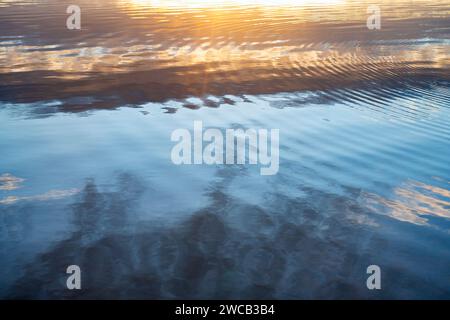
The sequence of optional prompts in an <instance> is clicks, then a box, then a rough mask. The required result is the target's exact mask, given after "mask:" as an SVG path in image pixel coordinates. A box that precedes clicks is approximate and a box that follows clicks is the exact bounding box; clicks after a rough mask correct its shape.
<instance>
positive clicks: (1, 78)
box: [0, 0, 450, 299]
mask: <svg viewBox="0 0 450 320" xmlns="http://www.w3.org/2000/svg"><path fill="white" fill-rule="evenodd" d="M70 4H73V3H72V2H70V1H56V0H47V1H44V0H35V1H14V0H13V1H2V2H1V3H0V29H1V30H2V32H1V34H0V102H1V104H0V150H1V156H0V230H1V232H0V262H1V267H0V268H1V272H0V296H1V297H3V298H34V299H36V298H56V299H60V298H73V299H77V298H125V299H126V298H169V299H171V298H237V299H241V298H287V299H299V298H304V299H312V298H326V299H343V298H374V299H380V298H394V299H405V298H438V299H448V298H450V233H449V232H450V167H449V160H450V127H449V121H450V95H449V92H450V90H449V82H450V79H449V74H450V73H449V66H450V63H449V62H450V55H449V47H450V15H449V11H450V1H448V0H437V1H421V0H418V1H413V0H408V1H406V0H390V1H384V0H380V1H378V2H377V4H378V5H379V6H380V8H381V14H382V15H381V17H382V20H381V21H382V22H381V23H382V24H381V29H380V30H369V29H368V28H367V26H366V19H367V17H368V16H369V15H370V14H368V13H367V7H368V6H369V5H371V4H374V3H373V2H371V1H364V0H362V1H356V0H355V1H350V0H348V1H345V0H332V1H326V0H320V1H318V0H302V1H289V0H282V1H265V0H257V1H233V0H228V1H227V0H210V1H201V0H194V1H177V0H169V1H163V0H160V1H146V0H134V1H133V0H117V1H84V0H78V1H77V4H78V5H79V6H80V7H81V17H82V28H81V30H67V29H66V18H67V16H68V15H67V14H66V8H67V6H68V5H70ZM196 120H202V121H203V123H204V126H205V127H216V128H221V129H226V128H236V127H240V128H267V129H270V128H279V129H280V170H279V172H278V174H277V175H274V176H261V175H260V174H259V168H257V167H255V166H248V165H246V166H239V165H235V166H233V165H222V166H176V165H174V164H173V163H172V162H171V159H170V152H171V148H172V146H173V145H174V143H173V142H171V141H170V135H171V133H172V131H173V130H175V129H177V128H187V129H192V126H193V122H194V121H196ZM72 264H77V265H79V266H80V267H81V269H82V272H83V278H82V285H83V290H81V291H69V290H67V289H66V287H65V281H66V274H65V270H66V268H67V266H68V265H72ZM371 264H376V265H379V266H380V267H381V270H382V290H375V291H370V290H368V289H367V287H366V278H367V276H368V275H367V274H366V268H367V266H369V265H371Z"/></svg>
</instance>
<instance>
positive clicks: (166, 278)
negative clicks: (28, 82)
mask: <svg viewBox="0 0 450 320" xmlns="http://www.w3.org/2000/svg"><path fill="white" fill-rule="evenodd" d="M235 174H236V171H234V169H233V168H226V169H224V170H220V171H218V176H217V178H218V180H217V183H214V184H213V185H212V186H211V188H210V189H209V190H208V191H207V192H208V196H209V198H210V200H211V204H210V205H209V206H207V207H205V208H204V209H201V210H198V211H196V212H192V213H186V215H185V217H184V218H182V219H181V220H180V221H178V222H175V223H166V224H164V225H161V223H151V222H147V223H139V222H137V221H138V220H136V219H135V214H136V213H137V211H138V210H139V209H138V206H137V203H138V201H139V200H142V199H141V198H142V195H143V191H144V190H145V185H144V184H143V183H142V181H140V179H139V178H138V177H136V176H134V175H132V174H128V173H123V174H121V175H119V176H118V178H117V182H116V184H117V192H102V191H101V190H99V188H98V187H97V186H96V184H95V182H94V181H92V180H89V181H87V183H86V185H85V187H84V190H83V191H82V193H81V195H80V196H79V199H78V200H77V202H76V203H74V204H73V205H71V206H70V210H71V211H72V223H73V232H72V233H71V235H70V237H69V238H67V239H66V240H63V241H61V242H59V243H57V244H56V245H55V246H54V247H52V248H51V249H50V250H48V251H47V252H45V253H43V254H40V255H39V256H38V257H37V258H36V259H35V260H34V261H32V262H31V263H29V264H28V265H27V266H26V268H25V269H26V272H25V274H24V275H23V276H22V277H21V278H20V279H19V280H18V281H17V282H16V283H15V285H14V286H13V288H12V289H11V290H10V292H9V295H8V297H9V298H56V299H60V298H61V299H63V298H71V299H79V298H101V299H107V298H111V299H118V298H168V299H172V298H186V299H195V298H241V299H242V298H258V299H259V298H288V299H289V298H291V299H292V298H306V299H309V298H385V297H391V298H392V297H394V298H395V297H397V298H398V297H400V298H402V297H416V295H424V296H427V297H435V298H442V297H445V296H447V297H448V295H449V294H450V292H449V291H448V290H445V289H443V288H439V287H440V286H438V285H436V284H435V283H432V281H431V280H429V279H424V278H420V277H418V276H417V274H414V273H415V270H416V268H418V269H420V268H422V267H423V266H421V265H414V264H410V265H409V267H407V268H406V269H402V270H400V269H399V268H398V266H396V265H395V264H388V262H387V261H388V260H387V257H388V256H389V255H395V254H396V252H397V251H398V252H402V251H405V250H407V247H408V244H406V243H404V244H402V242H396V246H395V247H393V246H391V243H390V240H389V236H386V231H384V234H383V235H382V236H380V234H378V231H377V229H376V228H373V226H371V225H370V224H364V223H362V224H361V223H357V222H356V221H354V219H353V218H352V217H354V215H352V214H350V213H355V214H357V216H358V218H359V219H362V218H364V217H366V218H368V217H369V216H370V212H368V211H367V209H364V208H363V207H361V206H360V205H359V204H358V203H357V201H356V200H353V199H357V195H358V193H359V192H360V191H359V190H356V189H355V190H349V192H350V193H354V194H353V196H352V197H351V198H347V197H343V196H337V195H333V194H328V193H325V192H321V191H318V190H312V189H309V190H308V189H305V190H303V191H305V192H307V193H308V197H307V198H306V199H297V198H289V197H286V196H283V195H282V194H273V195H271V196H270V197H269V198H271V199H272V200H271V201H270V203H269V204H268V205H266V206H257V205H251V204H248V203H243V202H241V201H239V200H237V199H235V198H233V197H232V196H230V195H228V194H227V193H226V192H225V191H224V190H225V189H226V187H227V185H228V184H229V183H230V182H231V181H232V180H233V179H234V177H235ZM317 203H320V210H317ZM147 207H149V208H150V207H151V206H150V205H149V206H147ZM377 219H378V220H379V222H380V221H381V223H382V220H383V218H377ZM389 223H391V224H392V223H393V222H392V221H390V222H389ZM394 223H395V222H394ZM407 228H414V227H412V226H411V227H407ZM416 231H417V230H416ZM387 233H388V232H387ZM419 254H420V255H424V256H421V258H423V257H426V256H427V253H425V252H420V253H419ZM409 258H411V261H414V260H416V261H417V256H416V253H410V257H409ZM373 261H384V262H385V263H386V267H384V266H383V267H384V268H383V276H384V278H383V281H384V282H385V283H388V286H387V288H386V290H382V291H379V292H373V291H369V290H367V289H366V287H365V281H366V272H365V271H366V270H365V268H366V267H367V266H368V265H370V264H372V262H373ZM419 261H420V260H419ZM72 264H77V265H79V266H80V267H81V270H82V290H80V291H77V290H74V291H70V290H67V289H66V285H65V281H66V277H67V275H66V274H65V270H66V268H67V266H68V265H72ZM394 288H395V290H393V289H394Z"/></svg>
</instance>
